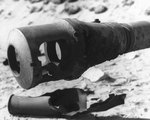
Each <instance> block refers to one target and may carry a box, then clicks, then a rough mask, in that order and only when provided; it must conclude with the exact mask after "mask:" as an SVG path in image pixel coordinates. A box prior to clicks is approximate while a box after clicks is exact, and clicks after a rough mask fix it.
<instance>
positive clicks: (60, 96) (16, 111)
mask: <svg viewBox="0 0 150 120" xmlns="http://www.w3.org/2000/svg"><path fill="white" fill-rule="evenodd" d="M86 103H87V93H86V92H85V91H83V90H81V89H78V88H71V89H64V90H56V91H54V92H52V93H46V94H44V95H42V96H38V97H29V96H16V95H11V96H10V98H9V101H8V111H9V113H10V114H12V115H26V116H41V117H42V116H43V117H44V116H45V117H54V116H55V117H56V116H57V117H58V116H60V115H73V114H75V113H77V112H82V111H84V110H86V109H87V104H86Z"/></svg>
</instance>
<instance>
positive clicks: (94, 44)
mask: <svg viewBox="0 0 150 120" xmlns="http://www.w3.org/2000/svg"><path fill="white" fill-rule="evenodd" d="M9 41H10V43H9V47H8V52H7V53H8V59H9V65H10V68H11V70H12V72H13V74H14V76H15V78H16V79H17V81H18V83H19V84H20V85H21V86H22V87H23V88H25V89H29V88H32V87H34V86H36V85H38V84H39V83H42V82H45V81H51V80H59V79H73V78H77V77H79V76H80V75H81V74H82V73H83V72H84V71H85V70H86V69H87V68H88V67H90V66H93V65H96V64H99V63H102V62H104V61H106V60H110V59H113V58H116V57H117V56H118V55H120V54H123V53H127V52H130V51H134V50H139V49H144V48H148V47H149V46H150V23H149V22H145V21H143V22H137V23H129V24H123V23H109V22H108V23H107V22H106V23H103V22H101V23H98V22H94V23H87V22H82V21H79V20H77V19H64V20H60V21H59V22H57V23H53V24H48V25H40V26H30V27H23V28H17V29H14V30H12V31H11V32H10V35H9ZM43 43H44V49H45V51H44V55H45V56H46V62H45V64H42V62H41V61H40V60H39V59H38V58H39V57H40V56H41V53H40V51H39V47H40V45H41V44H43ZM56 46H57V47H56ZM58 48H59V50H58ZM56 49H57V50H56ZM58 51H59V53H58ZM58 54H60V55H58Z"/></svg>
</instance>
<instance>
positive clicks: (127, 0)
mask: <svg viewBox="0 0 150 120" xmlns="http://www.w3.org/2000/svg"><path fill="white" fill-rule="evenodd" d="M122 3H123V6H131V5H133V4H134V1H133V0H124V1H122Z"/></svg>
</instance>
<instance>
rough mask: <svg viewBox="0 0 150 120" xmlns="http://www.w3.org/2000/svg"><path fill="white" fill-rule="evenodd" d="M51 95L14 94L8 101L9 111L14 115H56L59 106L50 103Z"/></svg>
mask: <svg viewBox="0 0 150 120" xmlns="http://www.w3.org/2000/svg"><path fill="white" fill-rule="evenodd" d="M49 99H50V96H44V97H24V96H16V95H12V96H11V97H10V99H9V102H8V111H9V113H11V114H13V115H26V116H56V115H59V114H60V113H59V111H58V109H57V108H55V107H54V106H52V105H51V104H50V100H49Z"/></svg>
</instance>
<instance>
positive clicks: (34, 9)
mask: <svg viewBox="0 0 150 120" xmlns="http://www.w3.org/2000/svg"><path fill="white" fill-rule="evenodd" d="M42 9H43V7H37V6H33V7H32V8H31V10H30V13H34V12H40V11H41V10H42Z"/></svg>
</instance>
